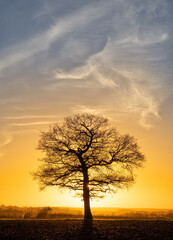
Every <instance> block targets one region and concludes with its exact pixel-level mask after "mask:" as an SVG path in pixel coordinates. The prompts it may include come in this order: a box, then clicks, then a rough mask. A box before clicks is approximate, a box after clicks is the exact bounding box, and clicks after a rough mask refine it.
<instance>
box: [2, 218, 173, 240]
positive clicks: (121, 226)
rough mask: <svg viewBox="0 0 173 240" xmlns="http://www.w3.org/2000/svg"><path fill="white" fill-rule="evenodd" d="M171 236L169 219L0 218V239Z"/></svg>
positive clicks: (156, 239) (154, 239) (172, 228)
mask: <svg viewBox="0 0 173 240" xmlns="http://www.w3.org/2000/svg"><path fill="white" fill-rule="evenodd" d="M4 239H8V240H15V239H22V240H31V239H33V240H37V239H39V240H54V239H57V240H66V239H67V240H68V239H81V240H82V239H83V240H85V239H90V240H92V239H94V240H97V239H99V240H103V239H105V240H111V239H117V240H119V239H130V240H131V239H138V240H140V239H147V240H150V239H151V240H160V239H165V240H166V239H170V240H171V239H173V221H138V220H116V221H112V220H111V221H109V220H101V221H99V220H95V221H93V226H92V227H91V226H85V227H84V226H83V222H82V221H81V220H64V221H61V220H0V240H4Z"/></svg>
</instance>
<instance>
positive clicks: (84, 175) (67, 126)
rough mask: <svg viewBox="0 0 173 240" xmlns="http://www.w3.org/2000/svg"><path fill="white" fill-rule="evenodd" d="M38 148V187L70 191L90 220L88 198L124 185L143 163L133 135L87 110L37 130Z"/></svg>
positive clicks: (132, 178) (36, 175) (142, 156)
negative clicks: (74, 194)
mask: <svg viewBox="0 0 173 240" xmlns="http://www.w3.org/2000/svg"><path fill="white" fill-rule="evenodd" d="M38 149H39V150H41V151H43V152H44V153H45V156H44V157H43V158H42V159H41V161H42V164H41V165H40V166H39V168H38V170H37V171H36V172H35V173H34V176H35V178H36V179H37V180H39V183H40V186H41V189H44V188H45V187H47V186H57V187H59V188H64V189H70V190H74V191H75V192H76V194H77V195H79V196H81V197H82V199H83V201H84V220H92V213H91V209H90V199H92V198H102V197H104V196H105V195H107V194H108V193H111V192H113V193H114V192H116V191H117V189H118V188H123V187H128V186H129V185H130V184H131V183H133V182H134V169H135V168H138V167H141V166H142V165H143V162H144V155H143V154H142V153H141V152H140V149H139V146H138V145H137V142H136V139H135V138H134V137H133V136H129V135H128V134H125V135H121V134H119V132H118V131H117V130H116V128H115V127H111V125H110V124H109V121H108V119H107V118H104V117H102V116H97V115H93V114H88V113H84V114H76V115H73V116H70V117H67V118H65V119H64V123H63V124H61V125H59V124H58V123H55V124H53V125H52V126H50V129H49V130H48V131H43V132H41V137H40V140H39V143H38Z"/></svg>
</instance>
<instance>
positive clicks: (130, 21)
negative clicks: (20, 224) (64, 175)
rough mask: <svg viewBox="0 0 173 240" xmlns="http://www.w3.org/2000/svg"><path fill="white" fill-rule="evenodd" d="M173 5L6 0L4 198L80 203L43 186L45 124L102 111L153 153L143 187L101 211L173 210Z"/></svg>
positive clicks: (0, 58)
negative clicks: (37, 176) (38, 174)
mask: <svg viewBox="0 0 173 240" xmlns="http://www.w3.org/2000/svg"><path fill="white" fill-rule="evenodd" d="M172 23H173V1H171V0H144V1H140V0H108V1H107V0H87V1H81V0H73V1H71V0H66V1H63V0H30V1H27V0H0V196H1V197H0V204H4V205H17V206H48V205H50V206H70V207H80V206H83V202H81V200H80V199H77V198H74V194H73V193H69V192H61V191H59V190H57V189H56V188H53V189H47V190H46V191H43V192H40V191H39V186H38V184H37V182H36V181H34V180H33V177H32V175H31V173H32V172H33V171H35V170H36V169H37V167H38V166H39V164H40V163H39V161H38V160H37V159H38V158H39V157H40V156H41V153H40V152H39V151H38V150H36V147H37V143H38V140H39V137H40V130H46V129H48V127H49V125H50V124H51V123H54V122H60V123H61V122H62V121H63V118H64V117H66V116H69V115H71V114H75V113H83V112H89V113H93V114H101V115H102V116H104V117H107V118H108V119H109V120H110V124H111V125H113V126H116V127H117V129H118V130H119V131H120V133H122V134H124V133H129V134H130V135H132V136H134V137H135V138H136V139H137V140H138V144H139V146H140V147H141V151H142V152H143V153H144V154H145V157H146V163H145V166H144V168H142V169H140V170H138V171H137V172H136V183H135V184H134V185H133V187H131V188H130V189H129V190H128V191H127V190H119V191H118V193H117V194H116V195H112V196H106V197H105V199H103V200H101V201H93V202H92V203H91V206H93V207H96V206H98V207H123V208H126V207H127V208H129V207H132V208H165V209H167V208H168V209H173V188H172V184H173V147H172V143H173V124H172V122H173V78H172V76H173V67H172V66H173V24H172Z"/></svg>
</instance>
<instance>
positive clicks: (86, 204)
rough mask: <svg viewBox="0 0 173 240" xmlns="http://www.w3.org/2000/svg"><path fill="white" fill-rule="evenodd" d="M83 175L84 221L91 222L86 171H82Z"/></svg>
mask: <svg viewBox="0 0 173 240" xmlns="http://www.w3.org/2000/svg"><path fill="white" fill-rule="evenodd" d="M83 175H84V183H83V200H84V221H92V219H93V217H92V213H91V209H90V194H89V179H88V170H87V169H84V171H83Z"/></svg>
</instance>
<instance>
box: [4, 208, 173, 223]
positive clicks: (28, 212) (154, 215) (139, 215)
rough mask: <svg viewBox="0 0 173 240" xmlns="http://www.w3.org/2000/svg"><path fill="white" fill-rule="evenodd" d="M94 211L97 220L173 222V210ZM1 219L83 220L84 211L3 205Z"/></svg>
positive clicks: (106, 209)
mask: <svg viewBox="0 0 173 240" xmlns="http://www.w3.org/2000/svg"><path fill="white" fill-rule="evenodd" d="M92 211H93V214H94V219H97V220H98V219H102V220H103V219H105V220H110V219H112V220H118V219H122V220H127V219H129V220H133V219H134V220H173V210H159V209H156V210H154V209H125V208H123V209H121V208H93V209H92ZM0 219H24V220H25V219H59V220H62V219H83V209H82V208H67V207H62V208H61V207H42V208H41V207H16V206H3V205H1V206H0Z"/></svg>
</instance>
